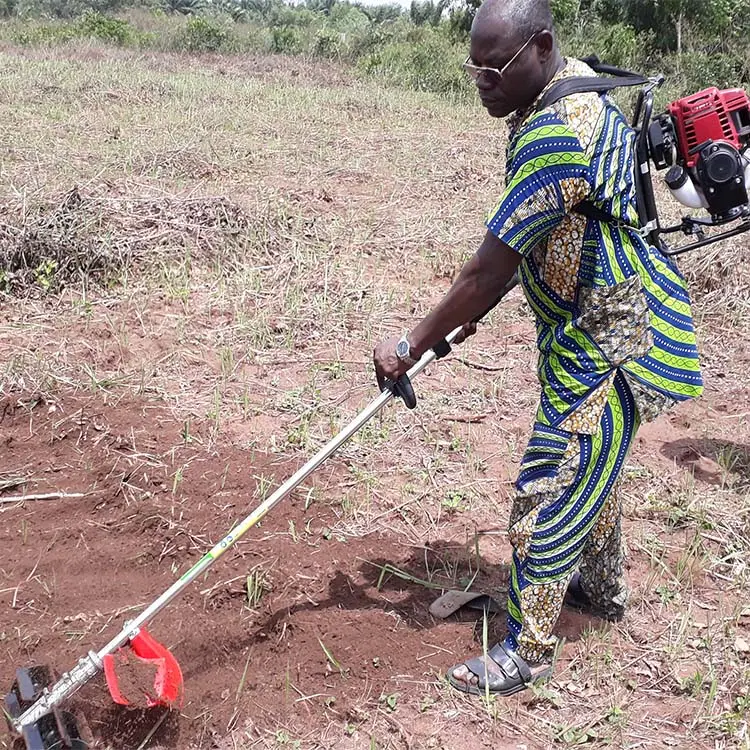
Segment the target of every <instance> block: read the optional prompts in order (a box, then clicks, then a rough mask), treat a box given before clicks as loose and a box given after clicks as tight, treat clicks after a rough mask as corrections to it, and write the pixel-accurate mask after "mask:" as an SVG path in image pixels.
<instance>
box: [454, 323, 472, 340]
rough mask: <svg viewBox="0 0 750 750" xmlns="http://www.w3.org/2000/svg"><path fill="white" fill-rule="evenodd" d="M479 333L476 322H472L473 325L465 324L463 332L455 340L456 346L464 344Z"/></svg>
mask: <svg viewBox="0 0 750 750" xmlns="http://www.w3.org/2000/svg"><path fill="white" fill-rule="evenodd" d="M476 332H477V322H476V321H475V320H472V321H471V323H464V325H463V327H462V328H461V330H460V331H459V332H458V334H457V335H456V338H455V339H453V343H454V344H462V343H463V342H464V341H466V339H468V338H469V336H473V335H474V334H475V333H476Z"/></svg>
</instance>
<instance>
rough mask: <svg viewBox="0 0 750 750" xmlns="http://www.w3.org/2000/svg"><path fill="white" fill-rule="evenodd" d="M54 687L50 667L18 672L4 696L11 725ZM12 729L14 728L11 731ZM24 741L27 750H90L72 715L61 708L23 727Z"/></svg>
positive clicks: (24, 668) (31, 668)
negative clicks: (49, 688) (45, 691)
mask: <svg viewBox="0 0 750 750" xmlns="http://www.w3.org/2000/svg"><path fill="white" fill-rule="evenodd" d="M51 684H52V673H51V670H50V669H49V667H46V666H34V667H23V668H20V669H17V670H16V679H15V681H14V682H13V686H12V687H11V690H10V692H9V693H8V695H6V696H5V710H6V712H7V715H8V718H9V724H10V722H11V721H12V720H13V719H17V718H18V717H19V716H20V715H21V714H22V713H23V712H24V711H25V710H26V709H27V708H29V707H31V705H32V704H33V703H34V702H35V701H36V700H37V698H39V696H40V695H41V694H42V692H43V691H44V690H45V689H46V688H47V687H48V686H49V685H51ZM11 728H12V727H11ZM22 739H23V741H24V743H25V744H26V750H88V748H89V747H90V743H89V741H88V740H87V739H84V737H83V736H82V731H81V729H80V728H79V725H78V722H77V721H76V719H75V717H74V716H73V714H71V713H70V712H68V711H62V710H60V709H58V708H55V709H53V710H52V711H51V712H50V713H48V714H47V715H45V716H43V717H42V718H41V719H39V721H37V722H35V723H34V724H30V725H28V726H26V727H24V730H23V733H22Z"/></svg>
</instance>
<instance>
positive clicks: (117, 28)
mask: <svg viewBox="0 0 750 750" xmlns="http://www.w3.org/2000/svg"><path fill="white" fill-rule="evenodd" d="M78 28H79V30H80V33H81V35H82V36H88V37H95V38H97V39H101V40H102V41H104V42H110V43H111V44H119V45H123V44H127V43H128V42H129V41H131V40H132V38H133V29H132V28H131V26H130V24H129V23H128V22H127V21H121V20H120V19H119V18H110V17H108V16H105V15H103V14H102V13H99V12H98V11H95V10H90V11H88V12H87V13H85V14H84V15H83V17H82V18H81V19H80V20H79V22H78Z"/></svg>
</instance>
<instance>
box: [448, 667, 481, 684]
mask: <svg viewBox="0 0 750 750" xmlns="http://www.w3.org/2000/svg"><path fill="white" fill-rule="evenodd" d="M451 676H452V677H453V679H454V680H456V681H458V682H463V683H465V684H466V685H476V684H477V683H478V682H479V678H478V677H477V676H476V675H475V674H474V673H473V672H472V671H471V670H470V669H469V668H468V667H467V666H466V665H465V664H460V665H459V666H457V667H456V668H455V669H453V671H452V672H451Z"/></svg>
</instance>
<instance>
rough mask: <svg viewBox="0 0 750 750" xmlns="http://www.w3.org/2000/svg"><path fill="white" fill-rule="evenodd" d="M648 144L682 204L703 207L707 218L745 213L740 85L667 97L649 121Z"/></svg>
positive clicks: (744, 101)
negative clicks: (661, 109)
mask: <svg viewBox="0 0 750 750" xmlns="http://www.w3.org/2000/svg"><path fill="white" fill-rule="evenodd" d="M648 146H649V152H650V156H651V159H652V160H653V162H654V165H655V166H656V168H657V169H667V168H668V171H667V173H666V175H665V178H664V179H665V182H666V183H667V186H668V187H669V189H670V191H671V192H672V195H674V197H675V198H676V199H677V200H678V201H680V203H682V204H683V205H685V206H688V207H690V208H704V209H706V210H707V211H708V212H709V213H710V215H711V220H712V223H713V224H723V223H726V222H729V221H733V220H734V219H736V218H738V217H740V216H743V217H745V216H747V215H748V214H749V213H750V199H749V197H748V196H749V195H750V97H749V96H748V95H747V93H746V92H745V91H744V90H743V89H726V90H723V91H722V90H719V89H718V88H715V87H714V88H708V89H705V90H704V91H699V92H698V93H697V94H693V95H692V96H687V97H685V98H683V99H678V100H677V101H674V102H672V103H671V104H670V105H669V107H668V108H667V111H666V112H665V113H664V114H662V115H660V116H658V117H656V118H655V119H654V120H653V121H652V122H651V124H650V126H649V129H648Z"/></svg>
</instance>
